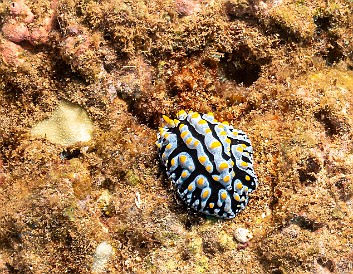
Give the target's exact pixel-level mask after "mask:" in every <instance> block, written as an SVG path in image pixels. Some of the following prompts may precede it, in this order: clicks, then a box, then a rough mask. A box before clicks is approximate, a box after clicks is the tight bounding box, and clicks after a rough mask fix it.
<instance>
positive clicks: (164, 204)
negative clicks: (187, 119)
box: [0, 0, 353, 274]
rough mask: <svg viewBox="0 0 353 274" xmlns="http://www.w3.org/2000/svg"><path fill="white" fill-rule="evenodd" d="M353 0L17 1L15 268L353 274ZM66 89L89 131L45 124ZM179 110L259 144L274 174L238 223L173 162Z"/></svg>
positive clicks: (7, 268) (8, 208) (4, 115)
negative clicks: (66, 134) (173, 120)
mask: <svg viewBox="0 0 353 274" xmlns="http://www.w3.org/2000/svg"><path fill="white" fill-rule="evenodd" d="M352 11H353V3H352V1H346V0H333V1H324V0H318V1H292V0H282V1H277V0H276V1H274V0H273V1H272V0H268V1H249V0H226V1H209V0H205V1H200V0H170V1H157V0H150V1H122V0H119V1H115V0H114V1H113V0H102V1H95V0H87V1H69V0H62V1H56V0H52V1H49V0H47V1H27V0H15V1H12V2H11V1H8V0H6V1H3V2H1V3H0V18H1V19H0V125H1V127H0V228H1V229H0V243H1V245H0V272H2V273H91V272H92V271H96V272H101V273H103V272H105V273H234V272H237V273H278V274H280V273H340V274H342V273H352V272H353V253H352V245H353V239H352V235H353V231H352V227H353V221H352V220H353V206H352V205H353V181H352V179H353V177H352V170H353V158H352V151H353V141H352V139H353V138H352V133H351V131H352V130H351V129H352V126H353V121H352V112H353V109H352V106H353V99H352V98H353V96H352V92H353V84H352V83H353V71H352V68H353V40H352V37H353V28H352V25H353V17H352V16H351V14H352ZM61 102H70V103H69V104H70V105H71V104H72V105H74V106H77V105H78V106H80V109H84V110H85V112H87V115H88V117H89V118H90V121H91V122H92V123H93V128H94V132H93V134H92V135H91V133H90V134H89V135H90V138H88V139H86V140H85V142H72V143H71V142H70V143H66V142H65V143H62V142H59V143H58V142H55V141H53V140H51V139H48V138H34V137H33V136H32V135H31V129H32V128H33V127H35V125H38V122H39V121H46V119H48V118H49V117H51V115H52V114H53V113H55V110H56V109H58V107H60V104H61ZM180 109H185V110H187V111H189V110H194V111H197V112H199V113H208V112H210V111H211V112H213V113H214V114H215V118H216V119H217V120H220V121H225V120H227V121H229V122H230V124H232V125H234V127H235V128H239V129H242V130H244V131H245V132H246V133H247V135H248V136H249V139H250V140H251V141H252V146H253V147H254V155H253V158H254V166H255V167H256V175H257V176H258V178H259V185H258V187H257V189H256V191H255V192H254V193H252V195H251V197H250V199H249V206H247V207H246V209H244V210H243V211H242V212H241V213H239V214H238V215H237V216H236V217H235V218H234V219H232V220H218V219H215V218H213V217H205V216H204V215H201V214H199V213H197V212H194V211H192V210H190V209H188V208H186V207H185V206H184V204H183V202H182V201H181V200H180V199H179V198H178V197H177V196H176V195H175V192H174V191H173V190H172V186H171V184H170V182H169V181H168V180H167V178H166V175H165V174H164V172H163V169H162V166H161V165H160V164H159V159H158V153H157V150H156V148H155V144H154V143H155V135H156V133H157V128H158V127H159V126H161V124H162V121H161V117H162V115H163V114H164V115H169V116H174V115H175V114H176V113H177V112H178V111H179V110H180ZM81 141H82V140H81ZM251 237H252V238H251ZM92 267H93V268H92Z"/></svg>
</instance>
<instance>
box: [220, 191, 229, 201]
mask: <svg viewBox="0 0 353 274" xmlns="http://www.w3.org/2000/svg"><path fill="white" fill-rule="evenodd" d="M227 196H228V195H227V192H222V194H221V199H222V200H225V199H226V198H227Z"/></svg>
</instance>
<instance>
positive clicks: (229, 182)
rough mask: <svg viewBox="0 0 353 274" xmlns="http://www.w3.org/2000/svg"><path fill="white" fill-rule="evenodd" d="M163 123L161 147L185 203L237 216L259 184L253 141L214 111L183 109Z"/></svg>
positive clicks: (228, 216) (221, 215)
mask: <svg viewBox="0 0 353 274" xmlns="http://www.w3.org/2000/svg"><path fill="white" fill-rule="evenodd" d="M163 119H164V121H165V126H164V127H161V128H160V129H159V133H158V134H157V139H158V140H157V142H156V145H157V147H158V153H159V155H160V158H161V161H162V163H163V165H164V166H165V167H166V173H167V176H168V177H169V179H170V180H171V181H172V183H173V185H174V187H175V189H176V191H177V193H178V194H179V196H180V197H181V199H182V200H183V201H184V202H185V203H186V204H187V205H188V206H189V207H191V208H192V209H194V210H196V211H198V212H201V213H204V214H207V215H212V216H216V217H219V218H224V219H231V218H234V217H235V216H236V215H237V214H238V213H239V212H241V211H242V210H243V209H244V208H245V206H246V205H247V204H248V201H249V194H250V193H251V192H253V191H254V190H255V189H256V187H257V185H258V180H257V177H256V175H255V172H254V166H253V149H252V146H251V143H250V140H249V138H248V137H247V136H246V134H245V133H244V132H243V131H241V130H236V129H234V128H233V126H231V125H229V123H227V122H222V123H221V122H218V121H217V120H216V119H215V118H214V116H213V114H212V113H208V114H199V113H197V112H193V111H190V112H189V113H186V112H185V111H184V110H181V111H179V112H178V113H177V119H170V118H169V117H167V116H163Z"/></svg>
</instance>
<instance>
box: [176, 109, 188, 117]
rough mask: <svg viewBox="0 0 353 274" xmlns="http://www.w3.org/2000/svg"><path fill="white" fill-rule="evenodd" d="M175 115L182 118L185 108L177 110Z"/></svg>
mask: <svg viewBox="0 0 353 274" xmlns="http://www.w3.org/2000/svg"><path fill="white" fill-rule="evenodd" d="M176 115H177V117H178V119H180V118H182V116H184V115H186V112H185V110H183V109H182V110H180V111H178V113H177V114H176Z"/></svg>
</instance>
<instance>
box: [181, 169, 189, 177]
mask: <svg viewBox="0 0 353 274" xmlns="http://www.w3.org/2000/svg"><path fill="white" fill-rule="evenodd" d="M186 176H188V173H187V172H186V171H185V170H184V171H183V172H182V173H181V178H186Z"/></svg>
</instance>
